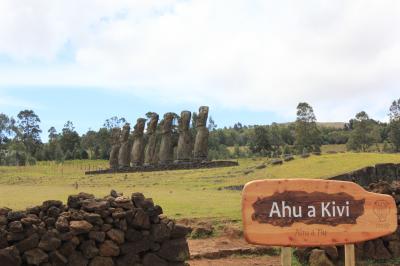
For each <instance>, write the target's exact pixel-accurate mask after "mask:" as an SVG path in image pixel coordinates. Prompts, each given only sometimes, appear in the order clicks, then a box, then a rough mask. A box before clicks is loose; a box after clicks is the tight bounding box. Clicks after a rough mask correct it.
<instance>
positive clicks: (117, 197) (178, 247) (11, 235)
mask: <svg viewBox="0 0 400 266" xmlns="http://www.w3.org/2000/svg"><path fill="white" fill-rule="evenodd" d="M162 212H163V211H162V208H161V207H160V206H158V205H154V203H153V201H152V200H151V199H146V198H145V197H144V196H143V194H141V193H133V194H132V196H131V197H125V196H123V195H122V194H120V193H117V192H115V191H114V190H112V191H111V193H110V195H109V196H106V197H105V198H102V199H96V198H95V197H94V196H93V195H91V194H87V193H79V194H78V195H71V196H69V197H68V203H67V205H64V204H63V203H62V202H61V201H58V200H48V201H45V202H43V204H42V205H41V206H35V207H31V208H27V209H26V210H25V211H12V210H10V209H8V208H0V265H1V266H17V265H43V266H44V265H73V266H81V265H82V266H84V265H90V266H113V265H116V266H125V265H126V266H131V265H137V266H139V265H140V266H181V265H186V264H185V260H187V259H189V248H188V244H187V242H186V235H187V234H188V233H190V229H189V228H188V227H185V226H182V225H178V224H175V222H174V221H173V220H170V219H168V218H167V217H166V216H164V215H163V214H162Z"/></svg>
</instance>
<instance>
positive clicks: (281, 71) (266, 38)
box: [0, 0, 400, 135]
mask: <svg viewBox="0 0 400 266" xmlns="http://www.w3.org/2000/svg"><path fill="white" fill-rule="evenodd" d="M399 25H400V1H397V0H391V1H390V0H380V1H377V0H374V1H370V0H352V1H345V0H335V1H331V0H329V1H328V0H307V1H303V0H292V1H289V0H280V1H270V0H252V1H248V0H229V1H228V0H225V1H222V0H193V1H190V0H154V1H150V0H141V1H135V0H115V1H109V0H85V1H80V0H68V1H64V0H58V1H54V0H35V1H26V0H1V1H0V112H1V113H6V114H7V115H12V116H14V117H15V116H16V115H17V114H18V112H19V111H20V110H23V109H33V110H34V111H35V112H36V113H37V114H38V115H39V117H40V119H41V121H42V122H41V128H42V129H43V131H44V133H46V132H47V129H48V128H50V127H51V126H55V127H56V129H58V130H61V128H62V127H63V125H64V124H65V122H66V121H68V120H71V121H72V122H73V123H74V125H75V127H76V129H77V130H78V132H80V133H84V132H85V131H86V130H88V129H89V128H90V129H95V130H96V129H98V128H99V127H100V126H102V124H103V123H104V121H105V120H106V119H107V118H110V117H112V116H118V117H125V118H126V119H127V120H128V121H129V122H130V123H131V124H133V123H134V122H135V121H136V119H137V118H138V117H143V116H144V114H145V113H146V112H148V111H154V112H157V113H159V114H160V115H162V114H163V113H165V112H169V111H172V112H175V113H178V114H179V113H180V111H182V110H190V111H197V110H198V107H199V106H201V105H208V106H210V116H212V117H213V119H214V120H215V121H216V124H217V125H218V126H219V127H223V126H230V125H233V124H234V123H235V122H241V123H242V124H268V123H271V122H287V121H293V120H294V119H295V116H296V106H297V104H298V103H299V102H303V101H306V102H308V103H309V104H311V105H312V106H313V108H314V111H315V114H316V117H317V120H318V121H324V122H336V121H348V120H349V119H350V118H352V117H354V116H355V114H356V113H357V112H359V111H361V110H365V111H367V113H368V114H369V115H370V116H371V117H373V118H375V119H379V120H382V121H386V120H387V119H388V118H387V113H388V109H389V107H390V104H391V102H392V101H393V100H395V99H398V98H400V89H399V88H400V74H399V73H400V29H399ZM44 135H47V133H46V134H44Z"/></svg>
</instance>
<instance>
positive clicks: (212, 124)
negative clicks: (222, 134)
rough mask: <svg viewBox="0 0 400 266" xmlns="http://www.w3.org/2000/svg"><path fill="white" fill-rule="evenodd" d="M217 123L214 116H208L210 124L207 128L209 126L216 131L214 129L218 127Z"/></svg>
mask: <svg viewBox="0 0 400 266" xmlns="http://www.w3.org/2000/svg"><path fill="white" fill-rule="evenodd" d="M217 127H218V126H217V124H215V121H214V120H213V119H212V117H211V116H210V117H209V118H208V126H207V128H208V130H209V131H214V130H216V129H217Z"/></svg>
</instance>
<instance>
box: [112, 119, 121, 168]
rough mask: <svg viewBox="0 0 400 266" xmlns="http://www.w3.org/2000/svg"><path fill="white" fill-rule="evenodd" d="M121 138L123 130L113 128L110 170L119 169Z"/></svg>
mask: <svg viewBox="0 0 400 266" xmlns="http://www.w3.org/2000/svg"><path fill="white" fill-rule="evenodd" d="M120 138H121V129H120V128H119V127H116V128H113V129H112V132H111V151H110V168H111V169H117V168H118V153H119V148H120V143H119V140H120Z"/></svg>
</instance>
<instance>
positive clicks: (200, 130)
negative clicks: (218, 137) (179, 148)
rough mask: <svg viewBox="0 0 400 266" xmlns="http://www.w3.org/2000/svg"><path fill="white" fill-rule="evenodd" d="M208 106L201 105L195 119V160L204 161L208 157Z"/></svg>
mask: <svg viewBox="0 0 400 266" xmlns="http://www.w3.org/2000/svg"><path fill="white" fill-rule="evenodd" d="M208 109H209V108H208V106H201V107H200V108H199V114H198V115H197V119H196V130H197V134H196V140H195V143H194V152H193V157H194V160H195V161H206V160H207V158H208V128H207V126H206V125H207V118H208Z"/></svg>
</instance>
